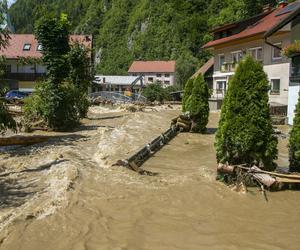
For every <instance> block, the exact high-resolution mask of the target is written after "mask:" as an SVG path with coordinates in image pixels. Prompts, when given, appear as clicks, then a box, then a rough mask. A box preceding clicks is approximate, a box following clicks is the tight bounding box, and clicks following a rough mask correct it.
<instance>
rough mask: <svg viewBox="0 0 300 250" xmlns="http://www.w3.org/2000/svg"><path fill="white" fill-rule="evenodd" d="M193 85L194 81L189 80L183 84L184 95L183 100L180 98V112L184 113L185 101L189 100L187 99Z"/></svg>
mask: <svg viewBox="0 0 300 250" xmlns="http://www.w3.org/2000/svg"><path fill="white" fill-rule="evenodd" d="M193 85H194V79H189V80H188V81H187V82H186V84H185V87H184V95H183V98H182V111H183V112H186V111H187V110H186V103H187V100H188V99H189V97H190V96H191V94H192V91H193Z"/></svg>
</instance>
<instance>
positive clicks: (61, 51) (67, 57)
mask: <svg viewBox="0 0 300 250" xmlns="http://www.w3.org/2000/svg"><path fill="white" fill-rule="evenodd" d="M69 27H70V26H69V22H68V19H67V17H66V16H65V15H61V17H60V18H56V17H52V16H49V15H46V16H44V17H43V18H42V19H41V20H39V21H38V22H37V26H36V36H37V38H38V41H39V43H40V44H41V45H42V47H43V61H44V62H45V64H46V66H47V77H48V79H47V81H45V82H42V83H41V84H40V85H38V87H37V88H36V92H35V93H34V94H33V95H32V97H31V98H29V99H28V100H26V105H25V116H26V118H27V120H28V121H34V120H43V121H44V122H45V123H46V125H47V127H48V128H50V129H54V130H58V131H65V130H70V129H72V128H74V127H75V126H76V125H78V123H79V120H80V118H82V117H84V116H85V115H86V113H87V110H88V106H89V103H88V101H87V98H86V93H87V88H88V83H89V81H90V79H91V78H90V68H89V66H90V64H89V58H88V52H87V50H86V49H85V48H82V47H81V46H80V45H79V44H74V45H73V46H72V48H70V45H69Z"/></svg>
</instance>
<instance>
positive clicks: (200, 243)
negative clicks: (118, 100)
mask: <svg viewBox="0 0 300 250" xmlns="http://www.w3.org/2000/svg"><path fill="white" fill-rule="evenodd" d="M104 111H105V110H104ZM104 111H103V108H97V107H95V108H92V110H91V113H90V116H91V117H93V119H89V120H84V121H83V125H82V126H81V127H80V128H79V129H78V130H77V131H75V132H74V133H64V134H55V135H58V136H59V137H57V138H55V139H51V140H50V141H49V142H47V143H43V144H38V145H35V146H31V147H11V148H5V149H0V150H1V151H0V192H1V196H0V249H24V250H25V249H26V250H47V249H51V250H52V249H56V250H60V249H64V250H65V249H74V250H84V249H116V250H117V249H130V250H131V249H151V250H152V249H273V250H276V249H299V248H300V237H299V236H298V233H299V231H300V209H299V207H300V192H294V191H285V192H278V193H268V198H269V201H268V202H266V201H265V199H264V198H263V197H262V195H261V194H260V192H259V191H258V190H257V189H253V190H251V191H250V193H247V194H240V193H236V192H233V191H231V190H230V189H229V188H228V187H226V186H224V185H223V184H222V183H219V182H217V181H215V171H216V160H215V151H214V147H213V142H214V134H213V133H214V131H215V128H216V125H217V121H218V114H217V113H212V114H211V117H210V123H209V128H210V130H209V131H210V133H209V134H208V135H199V134H188V133H185V134H179V135H178V136H177V137H176V138H175V139H174V140H172V141H171V142H170V143H169V145H167V146H166V147H164V148H163V149H162V150H161V151H160V152H158V153H157V154H156V155H155V156H154V157H153V158H151V159H150V160H149V161H148V162H147V163H146V164H145V165H144V168H145V169H146V170H148V171H152V172H155V173H158V175H157V176H140V175H138V174H136V173H134V172H132V171H130V170H127V169H125V168H121V167H111V165H112V164H113V163H115V162H116V161H117V160H119V159H126V158H128V156H130V155H131V154H132V153H134V152H135V151H136V150H137V149H139V148H140V147H141V146H143V145H144V144H145V143H147V142H149V141H151V140H152V139H153V138H155V137H156V136H157V135H159V134H160V133H161V132H163V131H164V130H166V129H167V128H168V127H169V124H170V120H171V118H173V117H175V116H176V115H177V114H178V113H179V110H163V109H161V110H159V111H158V112H157V111H147V112H137V113H128V112H124V111H122V110H113V111H111V110H106V111H105V112H104ZM53 134H54V133H53ZM286 143H287V142H286V139H280V144H279V147H280V155H279V160H278V161H279V163H280V164H281V165H287V149H286ZM48 163H54V164H52V165H51V166H48V167H39V166H43V165H44V164H48Z"/></svg>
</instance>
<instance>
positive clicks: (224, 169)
mask: <svg viewBox="0 0 300 250" xmlns="http://www.w3.org/2000/svg"><path fill="white" fill-rule="evenodd" d="M234 168H235V167H234V166H230V165H226V164H222V163H219V165H218V168H217V170H218V172H220V173H224V174H232V173H233V171H234Z"/></svg>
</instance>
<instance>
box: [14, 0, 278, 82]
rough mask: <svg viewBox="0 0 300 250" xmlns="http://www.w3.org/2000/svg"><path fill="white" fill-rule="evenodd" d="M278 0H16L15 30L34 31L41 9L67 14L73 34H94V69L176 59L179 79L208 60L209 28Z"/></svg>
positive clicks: (122, 69) (114, 70) (110, 70)
mask: <svg viewBox="0 0 300 250" xmlns="http://www.w3.org/2000/svg"><path fill="white" fill-rule="evenodd" d="M276 2H277V1H276V0H222V1H220V0H210V1H209V0H184V1H181V0H72V1H66V0H17V1H16V3H15V4H14V5H12V7H11V8H10V10H9V12H10V15H11V17H12V22H13V24H14V25H15V27H16V29H17V32H18V33H32V32H33V29H34V23H35V21H36V20H37V19H39V17H40V16H41V15H43V13H45V12H53V13H56V14H59V13H61V12H65V13H67V14H68V16H69V18H70V20H71V22H72V29H73V32H74V33H80V34H81V33H84V34H93V35H94V39H95V49H96V55H97V71H98V72H99V73H103V74H126V72H127V69H128V66H129V65H130V63H131V62H132V60H134V59H139V60H155V59H156V60H167V59H175V60H177V71H178V77H179V82H180V83H183V82H184V81H185V80H186V79H187V78H188V77H189V76H190V75H192V73H194V71H195V69H196V67H198V66H199V65H201V64H202V63H203V62H204V61H205V60H206V59H207V58H208V56H209V55H208V54H207V52H204V51H202V50H201V46H202V45H203V44H204V43H205V42H206V41H208V40H209V39H211V38H210V35H209V30H210V29H211V28H212V27H214V26H218V25H221V24H224V23H227V22H233V21H237V20H240V19H244V18H247V17H249V16H252V15H255V14H257V13H259V12H260V11H261V10H262V7H263V6H264V5H265V4H267V3H269V4H271V5H273V6H275V5H276Z"/></svg>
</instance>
